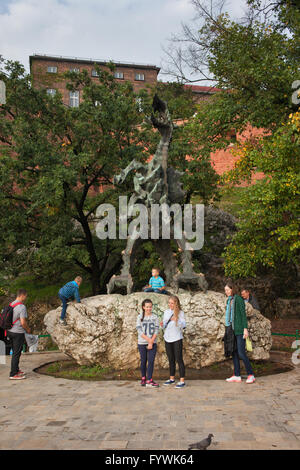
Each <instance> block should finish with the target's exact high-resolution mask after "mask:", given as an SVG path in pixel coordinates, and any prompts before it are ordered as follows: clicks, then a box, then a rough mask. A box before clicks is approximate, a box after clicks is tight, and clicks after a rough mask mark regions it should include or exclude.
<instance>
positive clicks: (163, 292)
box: [144, 287, 167, 294]
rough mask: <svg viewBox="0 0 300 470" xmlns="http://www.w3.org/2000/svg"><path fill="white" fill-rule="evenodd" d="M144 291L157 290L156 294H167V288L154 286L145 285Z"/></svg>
mask: <svg viewBox="0 0 300 470" xmlns="http://www.w3.org/2000/svg"><path fill="white" fill-rule="evenodd" d="M144 292H155V293H156V294H167V291H166V290H165V289H162V290H160V289H153V287H145V289H144Z"/></svg>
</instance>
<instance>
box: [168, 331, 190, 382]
mask: <svg viewBox="0 0 300 470" xmlns="http://www.w3.org/2000/svg"><path fill="white" fill-rule="evenodd" d="M165 346H166V353H167V356H168V359H169V366H170V376H171V377H175V371H176V362H177V364H178V366H179V374H180V378H183V377H185V365H184V362H183V358H182V339H180V340H178V341H174V342H173V343H168V342H167V341H165Z"/></svg>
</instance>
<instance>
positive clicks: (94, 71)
mask: <svg viewBox="0 0 300 470" xmlns="http://www.w3.org/2000/svg"><path fill="white" fill-rule="evenodd" d="M92 77H99V73H98V72H97V70H95V69H93V70H92Z"/></svg>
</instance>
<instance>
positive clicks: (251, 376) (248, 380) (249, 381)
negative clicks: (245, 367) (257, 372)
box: [246, 375, 255, 384]
mask: <svg viewBox="0 0 300 470" xmlns="http://www.w3.org/2000/svg"><path fill="white" fill-rule="evenodd" d="M254 382H255V377H254V375H248V377H247V380H246V384H253V383H254Z"/></svg>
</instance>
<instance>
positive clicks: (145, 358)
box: [138, 343, 157, 380]
mask: <svg viewBox="0 0 300 470" xmlns="http://www.w3.org/2000/svg"><path fill="white" fill-rule="evenodd" d="M147 346H148V345H147V344H138V348H139V352H140V356H141V373H142V377H147V379H148V380H151V379H152V375H153V369H154V360H155V356H156V351H157V344H156V343H153V348H152V349H147ZM147 362H148V367H147ZM146 370H147V375H146Z"/></svg>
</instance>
